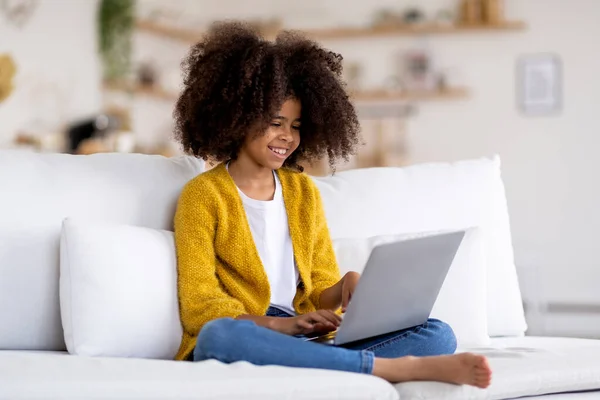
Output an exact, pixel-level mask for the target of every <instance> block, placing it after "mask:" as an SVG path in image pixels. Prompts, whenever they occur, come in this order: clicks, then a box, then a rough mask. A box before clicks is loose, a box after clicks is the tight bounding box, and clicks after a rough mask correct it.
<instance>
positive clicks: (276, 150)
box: [268, 146, 289, 159]
mask: <svg viewBox="0 0 600 400" xmlns="http://www.w3.org/2000/svg"><path fill="white" fill-rule="evenodd" d="M268 147H269V150H271V152H272V153H273V154H275V155H276V156H277V157H279V158H282V159H285V158H287V154H288V152H289V149H284V148H281V147H272V146H268Z"/></svg>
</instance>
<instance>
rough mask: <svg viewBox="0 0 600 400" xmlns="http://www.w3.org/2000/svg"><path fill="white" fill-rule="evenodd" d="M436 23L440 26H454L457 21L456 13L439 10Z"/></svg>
mask: <svg viewBox="0 0 600 400" xmlns="http://www.w3.org/2000/svg"><path fill="white" fill-rule="evenodd" d="M435 23H436V24H437V25H439V26H453V25H454V24H455V23H456V21H455V16H454V13H453V12H452V11H451V10H448V9H443V10H439V11H438V12H437V13H436V14H435Z"/></svg>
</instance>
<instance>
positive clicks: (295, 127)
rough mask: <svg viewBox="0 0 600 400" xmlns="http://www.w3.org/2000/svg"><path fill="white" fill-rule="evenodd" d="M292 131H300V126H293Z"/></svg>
mask: <svg viewBox="0 0 600 400" xmlns="http://www.w3.org/2000/svg"><path fill="white" fill-rule="evenodd" d="M292 129H295V130H297V131H299V130H300V127H299V126H292Z"/></svg>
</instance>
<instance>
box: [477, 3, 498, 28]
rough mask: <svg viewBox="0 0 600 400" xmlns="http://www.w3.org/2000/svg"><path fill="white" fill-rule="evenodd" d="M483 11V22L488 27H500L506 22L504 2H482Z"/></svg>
mask: <svg viewBox="0 0 600 400" xmlns="http://www.w3.org/2000/svg"><path fill="white" fill-rule="evenodd" d="M481 11H482V17H483V21H484V22H485V23H486V24H488V25H498V24H500V23H501V22H504V4H503V0H482V1H481Z"/></svg>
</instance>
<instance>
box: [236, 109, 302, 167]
mask: <svg viewBox="0 0 600 400" xmlns="http://www.w3.org/2000/svg"><path fill="white" fill-rule="evenodd" d="M301 110H302V106H301V105H300V102H299V101H298V100H296V99H288V100H286V101H285V102H284V103H283V105H282V106H281V109H280V110H279V112H278V113H277V114H276V115H274V116H273V118H272V119H271V122H270V123H269V127H268V128H267V130H266V131H265V133H264V134H262V135H258V136H256V135H248V136H247V137H246V140H245V141H244V144H243V145H242V148H241V150H240V154H239V155H238V158H241V156H248V158H250V159H251V160H252V161H253V162H254V163H256V164H257V165H259V166H261V167H265V168H269V169H279V168H281V166H282V165H283V163H284V162H285V160H286V159H287V158H288V157H289V156H290V155H291V154H292V153H293V152H294V151H295V150H296V149H297V148H298V145H299V144H300V112H301ZM242 153H243V154H242Z"/></svg>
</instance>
